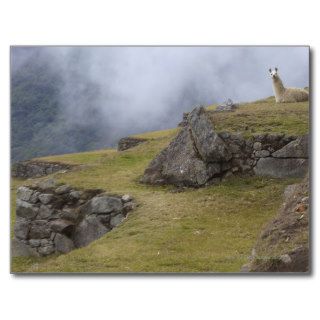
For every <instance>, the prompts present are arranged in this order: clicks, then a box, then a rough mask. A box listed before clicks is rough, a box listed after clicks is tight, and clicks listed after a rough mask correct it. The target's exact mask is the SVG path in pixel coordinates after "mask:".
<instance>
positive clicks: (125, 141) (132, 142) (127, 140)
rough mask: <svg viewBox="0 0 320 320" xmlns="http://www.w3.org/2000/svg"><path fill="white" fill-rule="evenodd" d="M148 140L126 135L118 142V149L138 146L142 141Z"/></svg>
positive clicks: (122, 149)
mask: <svg viewBox="0 0 320 320" xmlns="http://www.w3.org/2000/svg"><path fill="white" fill-rule="evenodd" d="M145 141H147V139H142V138H134V137H124V138H121V139H120V140H119V142H118V151H124V150H127V149H130V148H133V147H135V146H137V145H138V144H140V143H143V142H145Z"/></svg>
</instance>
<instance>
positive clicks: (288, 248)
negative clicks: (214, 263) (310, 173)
mask: <svg viewBox="0 0 320 320" xmlns="http://www.w3.org/2000/svg"><path fill="white" fill-rule="evenodd" d="M250 260H251V261H250V262H249V264H248V265H246V266H244V267H243V271H251V272H307V271H309V179H308V178H306V179H305V180H304V181H303V182H302V183H300V184H295V185H290V186H288V187H287V188H286V190H285V192H284V203H283V205H282V208H281V210H280V212H279V215H278V216H277V217H276V218H275V219H273V220H272V221H271V222H270V223H269V224H268V225H267V226H266V227H265V228H264V230H263V231H262V233H261V235H260V237H259V239H258V241H257V244H256V246H255V249H254V250H253V254H252V257H251V259H250Z"/></svg>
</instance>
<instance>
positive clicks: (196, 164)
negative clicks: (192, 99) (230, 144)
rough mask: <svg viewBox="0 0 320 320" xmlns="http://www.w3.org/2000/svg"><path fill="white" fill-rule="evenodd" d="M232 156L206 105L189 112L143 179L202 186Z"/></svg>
mask: <svg viewBox="0 0 320 320" xmlns="http://www.w3.org/2000/svg"><path fill="white" fill-rule="evenodd" d="M231 157H232V155H231V153H230V152H229V151H228V148H227V146H226V144H225V143H224V141H223V139H221V138H220V137H219V135H218V134H217V133H215V132H214V130H213V126H212V123H211V121H210V120H209V118H208V116H207V114H206V111H205V109H204V108H203V107H197V108H195V109H194V110H193V111H192V112H191V113H190V114H189V116H188V125H186V126H184V127H183V128H182V129H181V131H180V132H179V133H178V135H177V136H176V138H174V140H172V141H171V143H170V144H169V146H168V147H167V148H165V149H164V150H163V151H162V152H161V153H160V154H159V155H158V156H157V157H156V158H155V159H154V160H153V161H152V162H151V163H150V165H149V167H148V168H147V169H146V170H145V172H144V176H143V177H142V179H141V181H142V182H143V183H150V184H174V185H179V186H180V185H184V186H194V187H197V186H202V185H205V184H206V183H208V182H210V180H212V179H213V178H214V177H215V176H217V175H219V174H220V173H221V170H222V167H221V164H222V162H223V161H228V160H230V159H231Z"/></svg>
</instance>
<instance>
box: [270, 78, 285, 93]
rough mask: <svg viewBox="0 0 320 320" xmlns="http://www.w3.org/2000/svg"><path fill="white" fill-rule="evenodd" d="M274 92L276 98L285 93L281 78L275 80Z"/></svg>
mask: <svg viewBox="0 0 320 320" xmlns="http://www.w3.org/2000/svg"><path fill="white" fill-rule="evenodd" d="M272 84H273V91H274V94H275V96H276V97H278V96H280V95H282V94H283V93H284V90H285V88H284V85H283V83H282V81H281V79H280V78H276V79H273V83H272Z"/></svg>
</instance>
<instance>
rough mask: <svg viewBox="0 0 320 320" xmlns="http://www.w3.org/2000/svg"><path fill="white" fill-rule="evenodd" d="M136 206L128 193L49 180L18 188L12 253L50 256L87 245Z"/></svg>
mask: <svg viewBox="0 0 320 320" xmlns="http://www.w3.org/2000/svg"><path fill="white" fill-rule="evenodd" d="M134 208H135V203H134V202H133V201H132V197H131V196H129V195H124V196H122V197H121V196H114V195H113V196H110V195H107V194H105V193H104V192H103V190H91V189H90V190H84V191H80V190H75V189H73V188H71V187H70V186H68V185H62V186H56V185H55V183H54V181H52V179H51V180H48V181H45V182H42V183H40V184H39V185H37V186H22V187H19V188H18V190H17V203H16V222H15V225H14V236H15V239H14V241H13V243H12V251H13V256H17V255H34V256H47V255H49V254H52V253H67V252H69V251H71V250H73V249H75V248H79V247H83V246H86V245H88V244H89V243H90V242H92V241H94V240H96V239H98V238H100V237H101V236H103V235H104V234H105V233H107V232H109V231H111V230H112V229H113V228H115V227H116V226H118V225H119V224H120V223H121V222H122V221H123V220H124V219H125V218H126V216H127V214H128V212H129V211H131V210H132V209H134Z"/></svg>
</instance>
